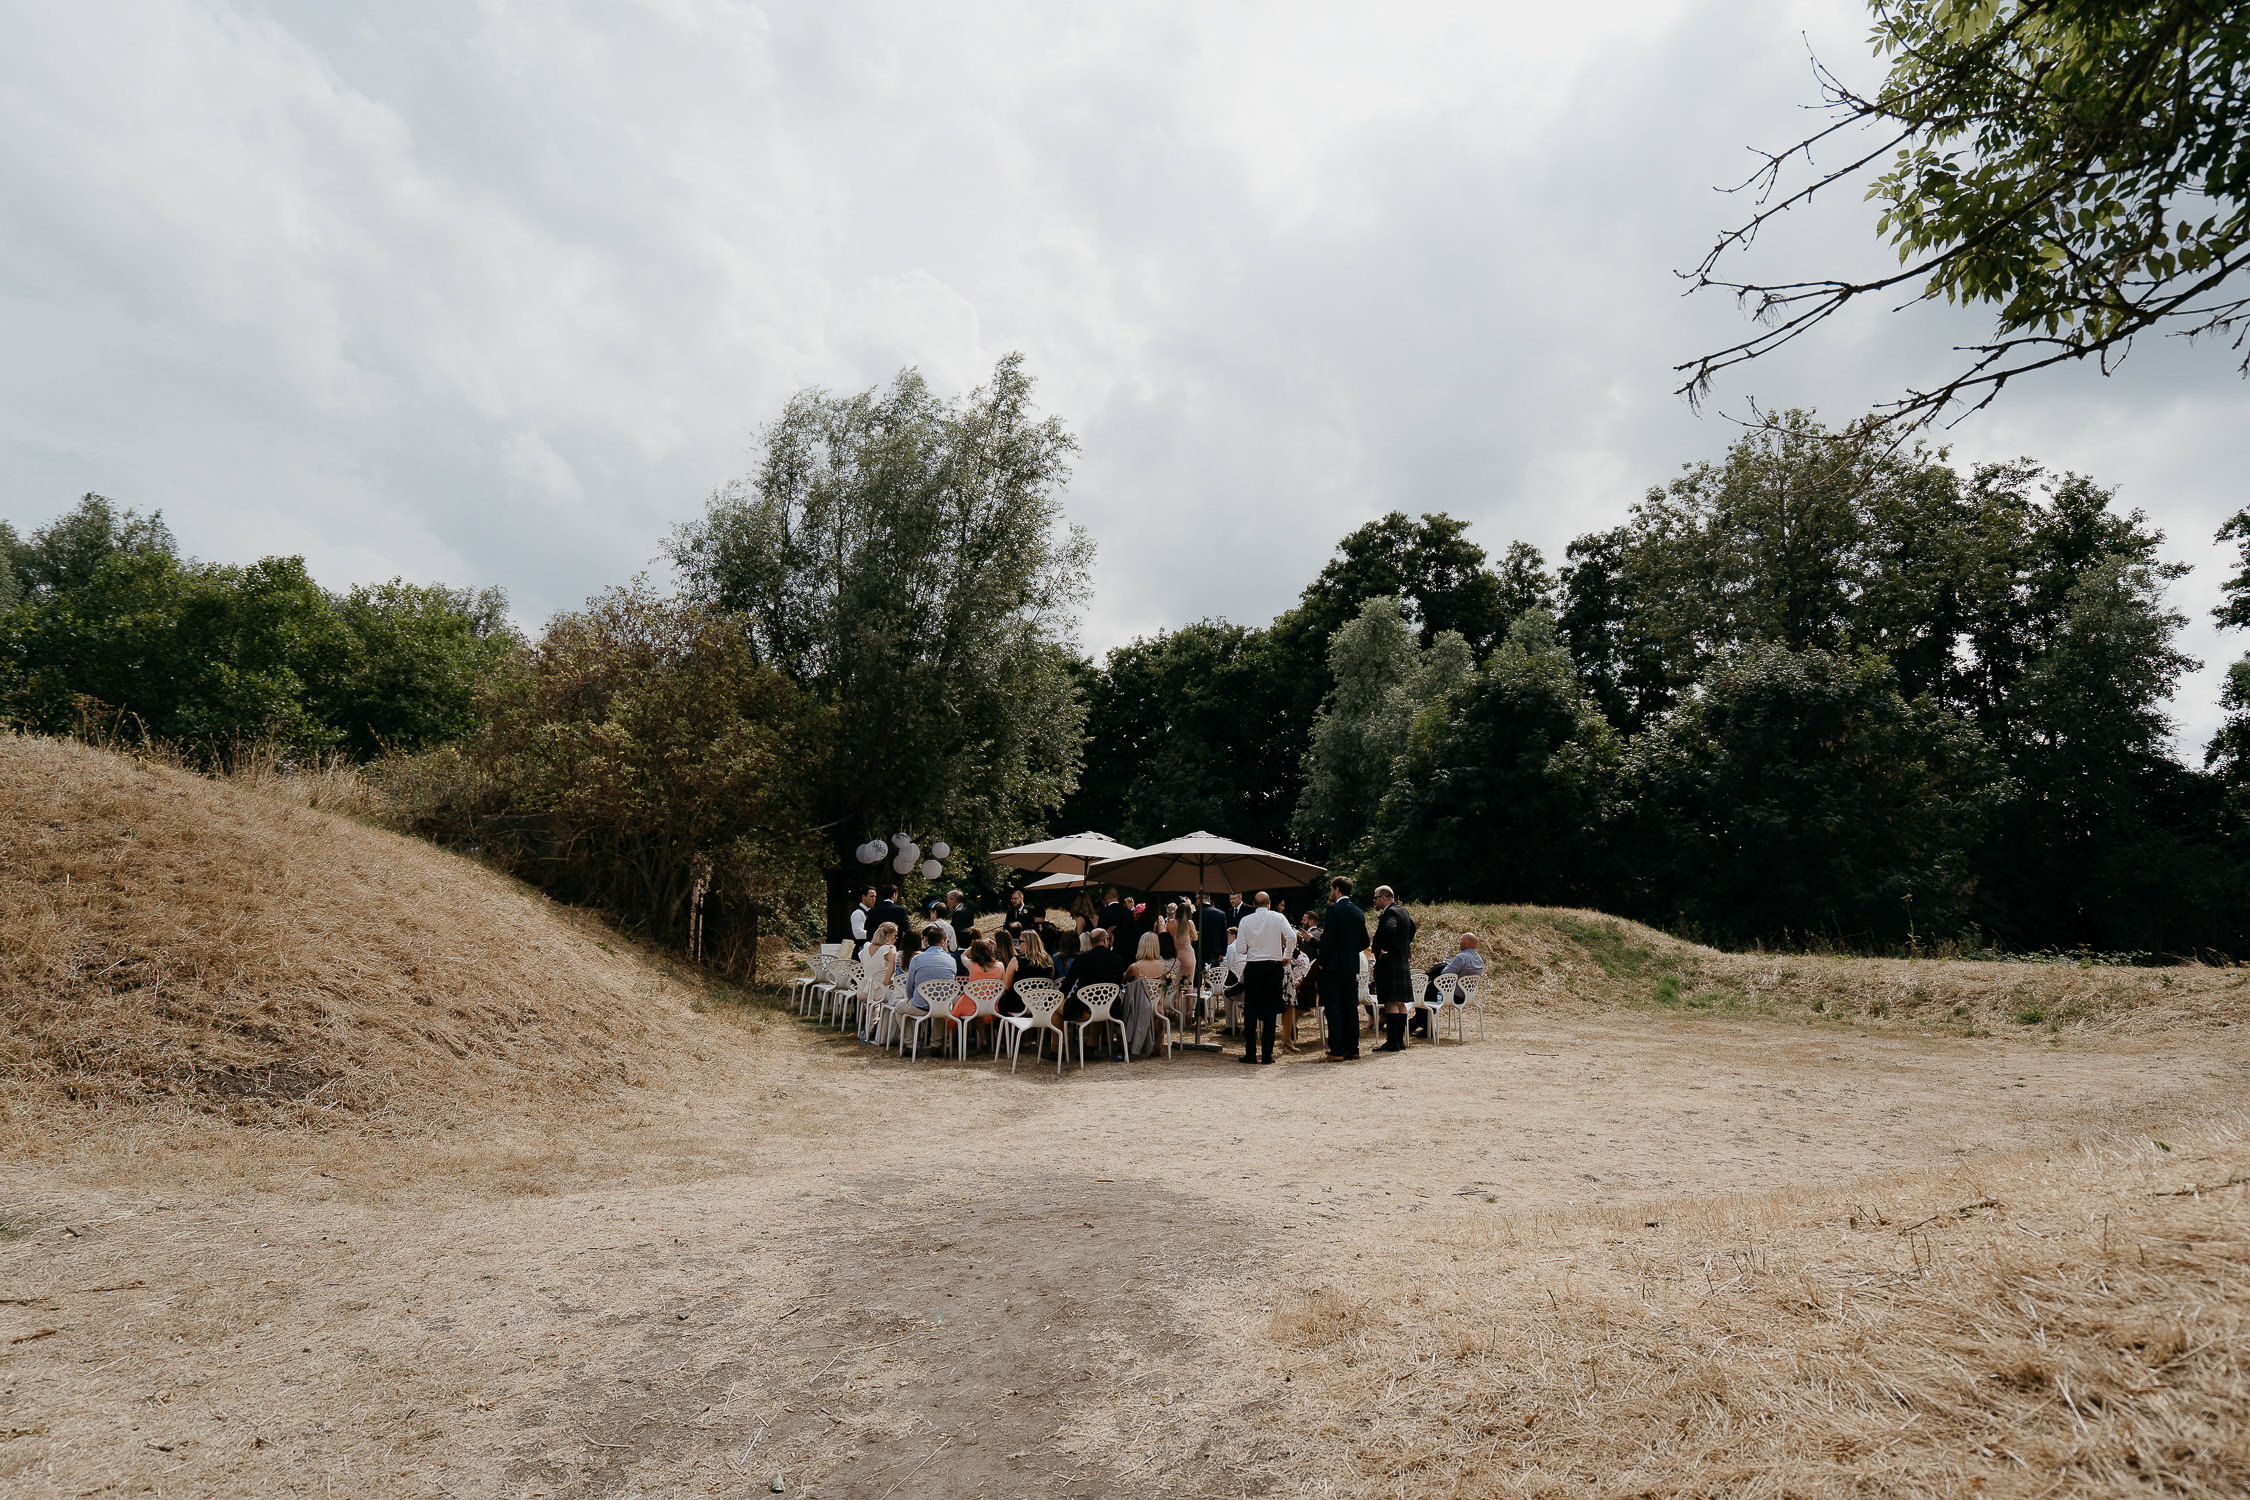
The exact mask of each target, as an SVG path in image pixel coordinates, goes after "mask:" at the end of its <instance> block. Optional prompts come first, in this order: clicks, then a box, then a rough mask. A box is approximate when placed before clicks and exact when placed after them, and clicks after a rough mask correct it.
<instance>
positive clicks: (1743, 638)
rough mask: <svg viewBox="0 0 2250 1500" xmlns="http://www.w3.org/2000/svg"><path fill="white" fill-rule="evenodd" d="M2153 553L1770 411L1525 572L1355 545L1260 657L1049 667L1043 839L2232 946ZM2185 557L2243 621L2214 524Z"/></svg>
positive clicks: (2031, 475) (1777, 908) (1343, 550)
mask: <svg viewBox="0 0 2250 1500" xmlns="http://www.w3.org/2000/svg"><path fill="white" fill-rule="evenodd" d="M2163 540H2164V538H2163V536H2162V535H2161V533H2159V532H2157V531H2155V530H2154V529H2153V528H2151V527H2150V525H2149V524H2148V521H2147V518H2146V517H2145V516H2144V515H2143V514H2142V513H2141V512H2139V511H2137V510H2121V509H2120V508H2119V507H2118V505H2117V504H2116V503H2115V496H2114V495H2113V493H2112V492H2110V491H2108V490H2105V489H2104V488H2102V487H2101V486H2100V485H2098V484H2097V483H2095V482H2094V481H2093V480H2091V479H2088V478H2086V477H2084V476H2081V475H2073V474H2054V473H2049V472H2048V471H2046V470H2045V469H2043V468H2042V467H2040V466H2039V465H2037V464H2035V463H2032V462H2029V461H2022V462H2015V463H2000V464H1982V465H1977V466H1974V467H1973V468H1969V469H1966V470H1964V469H1961V468H1958V467H1956V466H1954V465H1953V464H1951V463H1950V462H1949V461H1948V460H1947V458H1946V456H1945V455H1944V454H1942V453H1937V452H1932V451H1931V450H1929V449H1927V448H1926V447H1921V446H1902V445H1901V444H1899V443H1898V441H1897V439H1896V437H1895V435H1892V434H1889V433H1886V432H1885V431H1884V430H1882V429H1881V428H1879V427H1877V426H1874V425H1872V424H1860V425H1856V426H1851V427H1847V428H1844V429H1842V430H1836V429H1832V428H1829V427H1827V426H1825V425H1823V424H1822V423H1820V422H1819V421H1818V420H1817V419H1816V418H1815V417H1814V416H1812V415H1810V414H1808V413H1803V412H1792V413H1788V414H1786V415H1785V416H1783V417H1782V418H1780V419H1779V420H1777V421H1775V422H1773V423H1771V424H1768V425H1766V426H1764V427H1762V428H1759V429H1754V430H1751V431H1749V432H1746V433H1745V434H1744V435H1743V436H1742V437H1741V439H1740V440H1739V441H1738V442H1736V443H1735V444H1734V446H1733V447H1732V449H1731V450H1730V451H1729V452H1728V453H1727V454H1726V456H1725V457H1724V458H1723V459H1721V460H1720V461H1718V462H1710V463H1698V464H1692V465H1689V466H1687V467H1686V468H1685V469H1684V470H1683V471H1682V472H1681V474H1680V475H1679V476H1678V477H1677V478H1675V479H1674V480H1673V481H1672V482H1670V483H1669V484H1666V485H1662V486H1658V487H1655V488H1652V489H1651V490H1649V492H1648V493H1647V494H1646V495H1645V496H1644V497H1643V499H1642V500H1641V501H1640V503H1639V504H1638V505H1636V506H1635V507H1634V508H1633V511H1632V513H1631V515H1630V517H1629V518H1628V519H1627V520H1626V522H1625V523H1624V524H1623V525H1620V526H1618V527H1615V528H1613V529H1611V530H1608V531H1603V532H1597V533H1592V534H1588V535H1585V536H1581V537H1579V538H1578V539H1577V540H1575V541H1573V542H1572V543H1570V545H1569V546H1568V547H1567V548H1566V549H1565V553H1564V557H1563V559H1562V565H1561V567H1560V568H1559V569H1555V570H1552V571H1550V570H1549V569H1548V567H1547V566H1546V564H1545V560H1544V559H1543V558H1542V557H1541V556H1540V555H1539V553H1538V552H1537V551H1536V550H1535V549H1533V548H1531V547H1529V546H1527V545H1525V544H1523V543H1520V542H1518V543H1513V544H1511V545H1510V546H1508V547H1507V548H1506V549H1505V550H1504V551H1503V552H1502V553H1501V555H1500V556H1499V557H1498V558H1497V559H1493V558H1491V557H1489V556H1488V555H1487V554H1486V553H1485V552H1484V551H1483V550H1482V549H1481V548H1480V547H1478V546H1477V545H1476V544H1474V543H1473V542H1471V541H1470V540H1469V539H1468V538H1467V536H1466V527H1465V526H1464V525H1463V523H1461V522H1460V521H1458V520H1457V519H1455V518H1453V517H1450V516H1446V515H1442V514H1432V515H1425V516H1423V517H1421V518H1419V519H1413V518H1410V517H1408V516H1406V515H1404V514H1400V513H1393V514H1391V515H1388V516H1385V517H1383V518H1381V519H1380V520H1377V521H1373V522H1370V523H1368V524H1367V525H1365V526H1363V527H1361V528H1359V529H1358V530H1356V531H1354V532H1353V533H1352V534H1351V535H1349V536H1347V537H1345V538H1344V539H1343V540H1342V542H1341V543H1340V544H1339V545H1338V548H1337V552H1336V556H1335V557H1334V559H1333V560H1332V561H1331V562H1330V563H1329V564H1328V565H1327V566H1326V567H1325V568H1324V569H1323V570H1322V572H1321V573H1320V575H1319V576H1318V577H1317V578H1315V579H1314V580H1313V581H1312V582H1311V583H1310V584H1309V585H1307V587H1306V588H1305V590H1304V592H1303V595H1302V596H1301V598H1300V600H1299V602H1298V604H1297V605H1296V606H1294V607H1293V608H1291V609H1290V610H1287V611H1285V612H1284V613H1283V614H1282V615H1280V616H1279V617H1277V618H1276V619H1275V620H1274V621H1273V622H1272V623H1271V624H1270V625H1268V626H1266V627H1264V628H1262V629H1260V628H1249V627H1243V626H1239V625H1233V624H1229V623H1227V622H1225V621H1220V620H1213V621H1204V622H1199V623H1197V624H1194V625H1190V626H1187V627H1184V628H1182V629H1179V630H1174V631H1166V632H1161V633H1159V634H1158V635H1156V636H1154V637H1151V638H1148V639H1144V640H1139V641H1135V642H1133V643H1132V644H1130V645H1128V646H1125V647H1122V648H1119V649H1118V650H1116V651H1114V652H1111V653H1110V654H1109V656H1108V657H1107V659H1106V660H1105V661H1104V662H1103V663H1102V664H1101V665H1100V666H1098V667H1097V666H1094V665H1092V664H1090V663H1083V664H1081V667H1080V672H1081V677H1082V681H1083V682H1084V684H1085V690H1086V695H1087V701H1088V705H1089V718H1088V726H1087V727H1088V736H1089V737H1088V749H1087V763H1086V768H1085V772H1084V775H1083V777H1082V780H1081V785H1080V789H1079V791H1078V792H1077V793H1076V794H1074V796H1073V797H1072V799H1071V800H1070V802H1069V803H1067V804H1066V805H1065V807H1064V809H1063V811H1062V813H1061V815H1060V817H1059V819H1058V820H1057V821H1058V822H1059V823H1062V824H1067V825H1068V826H1070V827H1073V828H1075V827H1079V826H1087V827H1096V828H1103V829H1107V830H1109V831H1113V832H1115V833H1116V834H1117V835H1118V836H1119V837H1121V838H1124V839H1126V840H1127V841H1128V842H1141V841H1144V840H1148V839H1153V838H1156V837H1160V836H1163V835H1164V834H1167V833H1172V832H1179V831H1183V830H1185V829H1188V828H1192V827H1196V826H1203V827H1208V828H1210V829H1211V830H1212V831H1213V832H1221V833H1227V834H1231V835H1233V836H1235V837H1239V838H1243V839H1245V840H1247V841H1250V842H1257V843H1264V844H1269V845H1272V846H1276V847H1283V848H1288V849H1291V850H1292V851H1293V852H1297V853H1300V854H1302V855H1304V856H1306V857H1308V858H1311V859H1314V860H1317V861H1320V862H1322V863H1325V864H1329V865H1331V866H1336V867H1341V868H1345V869H1349V870H1353V871H1355V872H1356V873H1358V874H1360V875H1362V876H1363V877H1368V878H1380V879H1383V880H1386V881H1388V882H1389V883H1391V884H1393V885H1395V886H1397V887H1399V889H1400V890H1401V891H1402V892H1411V893H1413V894H1415V895H1418V896H1422V897H1443V898H1450V899H1460V900H1477V901H1526V902H1543V903H1557V904H1573V905H1586V906H1595V907H1600V908H1602V909H1605V910H1610V911H1616V912H1620V913H1624V914H1628V915H1632V916H1636V917H1640V918H1643V919H1646V920H1649V921H1653V922H1657V923H1661V924H1664V925H1666V926H1670V927H1673V928H1676V929H1679V930H1683V931H1689V932H1693V933H1696V934H1698V935H1701V936H1705V937H1708V938H1710V939H1712V940H1715V941H1719V942H1725V943H1748V942H1760V941H1763V942H1784V943H1786V942H1803V941H1821V942H1830V943H1839V944H1844V945H1859V946H1876V947H1889V946H1899V945H1906V944H1910V943H1913V944H1951V945H1958V946H1960V947H1965V948H1972V949H1973V948H1982V947H1986V946H1991V945H2000V946H2005V947H2008V948H2013V949H2045V948H2070V949H2081V950H2082V949H2096V950H2100V951H2107V952H2119V951H2125V952H2146V953H2170V954H2188V953H2197V952H2204V953H2211V952H2218V953H2227V954H2239V953H2244V952H2250V896H2246V893H2250V879H2246V877H2250V838H2246V835H2250V823H2246V821H2245V819H2246V817H2250V762H2246V759H2245V751H2246V750H2250V658H2246V659H2245V660H2244V661H2243V662H2240V663H2237V664H2236V665H2235V667H2234V668H2233V669H2232V671H2231V672H2230V674H2229V675H2228V678H2227V683H2226V687H2225V689H2224V694H2225V697H2224V707H2225V709H2226V712H2227V718H2226V723H2225V726H2224V727H2223V728H2222V730H2221V732H2220V733H2219V735H2218V736H2217V738H2216V739H2215V740H2214V741H2213V743H2212V744H2211V745H2210V746H2209V747H2208V748H2207V750H2206V752H2205V755H2204V756H2203V758H2202V760H2201V763H2199V764H2187V763H2183V762H2182V761H2181V760H2180V759H2179V758H2178V757H2177V756H2176V755H2175V754H2174V753H2173V751H2172V748H2171V734H2172V725H2171V723H2170V722H2169V720H2168V719H2167V717H2166V714H2165V703H2166V701H2167V700H2168V699H2169V697H2170V695H2171V693H2172V691H2173V689H2174V687H2175V686H2176V684H2177V683H2178V681H2179V679H2180V676H2181V674H2182V673H2184V672H2186V671H2188V670H2191V669H2192V668H2193V666H2194V665H2195V664H2194V663H2193V662H2191V661H2190V660H2189V659H2188V658H2187V657H2186V656H2185V655H2184V654H2183V653H2182V652H2181V651H2180V650H2179V648H2178V646H2177V645H2176V638H2177V634H2178V632H2179V630H2180V628H2181V627H2182V626H2183V625H2184V624H2185V623H2186V622H2185V619H2184V617H2183V616H2181V615H2180V614H2179V613H2178V612H2177V611H2176V610H2174V609H2173V608H2172V607H2171V606H2170V605H2169V603H2168V602H2167V595H2166V586H2167V585H2168V584H2169V583H2171V582H2172V581H2173V580H2174V579H2176V578H2177V577H2178V576H2179V575H2180V574H2181V573H2182V572H2184V571H2185V569H2184V567H2183V566H2182V565H2180V564H2177V563H2167V562H2165V561H2163V560H2162V559H2161V557H2160V556H2159V548H2160V546H2161V544H2162V542H2163ZM2218 540H2219V541H2220V542H2222V543H2227V542H2232V543H2236V544H2240V545H2243V546H2244V548H2245V552H2244V557H2243V566H2242V570H2241V572H2240V573H2238V574H2237V575H2236V576H2235V577H2234V578H2233V579H2232V580H2231V582H2230V583H2229V585H2228V588H2227V600H2228V602H2227V603H2226V605H2225V606H2223V607H2222V609H2221V611H2220V615H2221V618H2222V621H2223V622H2224V623H2226V624H2229V625H2233V626H2237V627H2240V626H2244V625H2250V512H2246V513H2245V515H2243V516H2237V517H2236V518H2235V519H2234V520H2232V521H2230V522H2229V523H2228V524H2227V527H2226V528H2225V529H2224V530H2222V532H2221V533H2220V535H2219V537H2218Z"/></svg>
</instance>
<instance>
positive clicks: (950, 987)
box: [897, 979, 961, 1057]
mask: <svg viewBox="0 0 2250 1500" xmlns="http://www.w3.org/2000/svg"><path fill="white" fill-rule="evenodd" d="M960 998H961V981H960V980H958V979H925V980H923V981H922V983H921V986H920V988H918V989H916V990H915V992H914V1000H908V1001H906V1002H904V1003H903V1004H901V1005H900V1006H899V1008H898V1011H897V1015H898V1052H899V1056H901V1057H904V1056H905V1055H906V1033H907V1032H908V1031H909V1030H912V1031H913V1033H914V1055H915V1056H916V1057H920V1056H921V1055H922V1032H923V1030H924V1028H926V1027H929V1026H930V1025H931V1023H932V1022H950V1021H951V1020H952V1019H953V1002H954V1001H956V1000H958V999H960ZM915 1000H919V1001H922V1002H924V1003H925V1004H927V1005H928V1006H929V1009H927V1010H924V1009H923V1008H922V1007H921V1006H920V1005H917V1004H915V1003H914V1002H915Z"/></svg>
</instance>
